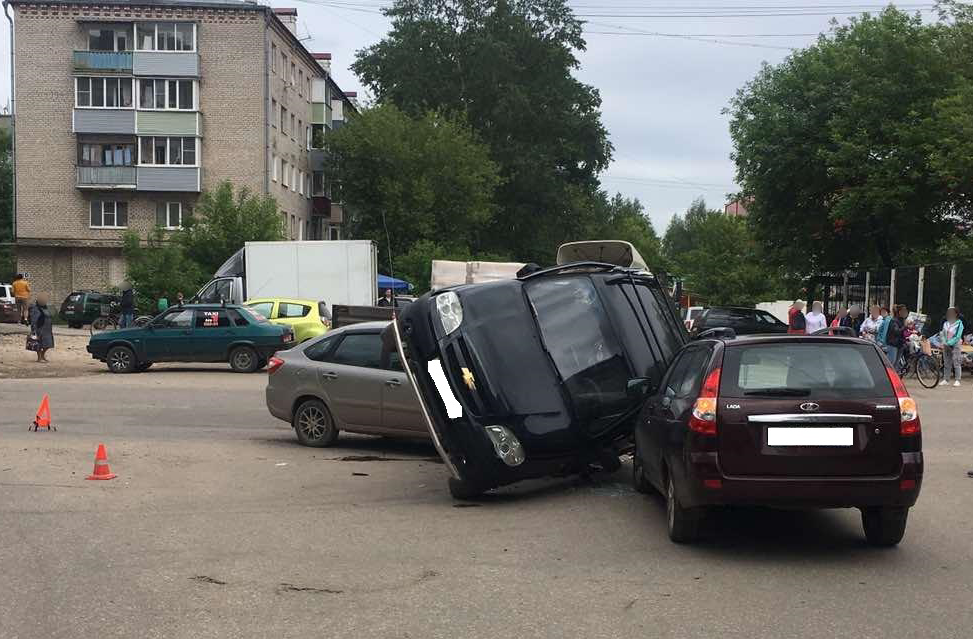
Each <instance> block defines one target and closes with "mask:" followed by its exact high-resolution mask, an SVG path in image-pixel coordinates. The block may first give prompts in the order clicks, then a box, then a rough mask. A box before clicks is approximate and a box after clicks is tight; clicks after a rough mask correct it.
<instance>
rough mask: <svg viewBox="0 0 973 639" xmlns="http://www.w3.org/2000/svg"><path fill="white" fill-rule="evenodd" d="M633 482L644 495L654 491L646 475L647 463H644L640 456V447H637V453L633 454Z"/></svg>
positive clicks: (636, 488)
mask: <svg viewBox="0 0 973 639" xmlns="http://www.w3.org/2000/svg"><path fill="white" fill-rule="evenodd" d="M632 484H633V485H634V486H635V490H637V491H638V492H640V493H642V494H643V495H648V494H651V493H652V483H651V482H650V481H649V479H648V477H646V476H645V464H643V463H642V458H641V457H639V451H638V448H636V449H635V454H634V455H632Z"/></svg>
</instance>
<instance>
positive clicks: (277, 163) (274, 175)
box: [270, 155, 280, 182]
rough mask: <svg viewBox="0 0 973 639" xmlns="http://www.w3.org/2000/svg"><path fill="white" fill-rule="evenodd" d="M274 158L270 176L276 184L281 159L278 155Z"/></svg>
mask: <svg viewBox="0 0 973 639" xmlns="http://www.w3.org/2000/svg"><path fill="white" fill-rule="evenodd" d="M272 157H273V169H272V172H271V174H270V179H271V180H273V181H274V182H276V181H277V176H278V175H279V174H280V158H279V157H277V156H276V155H274V156H272Z"/></svg>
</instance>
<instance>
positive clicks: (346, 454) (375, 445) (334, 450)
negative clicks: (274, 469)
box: [252, 432, 442, 464]
mask: <svg viewBox="0 0 973 639" xmlns="http://www.w3.org/2000/svg"><path fill="white" fill-rule="evenodd" d="M252 439H253V441H259V442H261V443H265V444H271V445H274V446H282V447H283V446H286V447H288V448H292V447H293V448H301V449H305V450H308V451H313V452H314V453H318V454H320V455H322V456H323V459H324V460H325V461H347V462H365V461H428V462H435V463H439V464H441V463H442V460H441V459H440V458H439V455H437V454H436V449H435V448H433V445H432V443H431V442H429V441H427V440H424V439H408V438H402V437H380V436H371V435H352V434H346V433H342V434H341V435H340V436H339V437H338V441H337V443H335V445H334V446H329V447H327V448H312V447H305V446H301V444H300V443H298V441H297V438H296V437H295V436H294V434H293V432H288V433H287V434H284V433H283V432H282V433H281V435H280V436H279V437H254V438H252Z"/></svg>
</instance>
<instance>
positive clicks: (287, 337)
mask: <svg viewBox="0 0 973 639" xmlns="http://www.w3.org/2000/svg"><path fill="white" fill-rule="evenodd" d="M280 339H281V341H282V342H284V343H285V344H286V343H288V342H293V341H294V333H292V332H290V331H284V332H283V333H282V334H281V336H280Z"/></svg>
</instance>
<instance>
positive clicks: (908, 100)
mask: <svg viewBox="0 0 973 639" xmlns="http://www.w3.org/2000/svg"><path fill="white" fill-rule="evenodd" d="M965 20H966V18H964V17H963V16H962V15H960V14H956V15H955V20H954V21H953V22H949V21H944V22H941V23H937V24H925V23H923V21H922V19H921V18H920V17H919V16H918V15H908V14H905V13H903V12H901V11H898V10H897V9H894V8H891V7H890V8H888V9H886V10H884V11H883V12H882V13H880V14H878V15H868V14H865V15H863V16H862V17H860V18H854V19H852V20H850V21H849V22H848V23H847V24H845V25H842V26H838V25H836V26H834V28H833V29H832V31H831V32H830V33H829V34H827V35H822V36H821V37H819V39H818V41H817V43H816V44H814V45H813V46H811V47H808V48H807V49H804V50H802V51H799V52H797V53H795V54H794V55H792V56H790V57H789V58H788V59H787V60H785V61H784V62H783V63H781V64H779V65H777V66H765V67H764V68H763V69H762V70H761V71H760V73H759V74H758V75H757V77H756V78H755V79H754V80H752V81H751V82H749V83H748V84H747V85H746V86H744V87H743V88H742V89H741V90H740V91H739V93H738V94H737V96H736V98H735V99H734V100H733V102H732V105H731V108H730V113H731V116H732V121H731V125H730V132H731V135H732V137H733V141H734V146H735V153H734V156H733V157H734V159H735V161H736V164H737V179H738V182H739V183H740V184H741V185H742V186H743V190H742V194H741V195H742V197H744V198H746V199H747V202H748V205H747V206H748V209H749V212H750V219H751V222H752V224H753V227H754V229H755V230H756V232H757V233H758V237H759V239H760V241H761V242H762V243H763V244H764V245H765V246H766V247H767V249H768V251H769V254H770V256H771V257H772V258H773V259H774V260H775V261H776V262H777V263H778V264H786V263H796V262H798V261H799V263H802V264H813V265H815V266H817V267H818V268H819V269H822V270H827V269H835V268H841V267H844V266H849V265H854V264H855V263H862V264H875V263H878V262H881V263H883V264H885V265H886V266H894V265H895V264H899V263H902V261H903V260H907V259H909V258H910V257H911V256H914V255H916V254H917V253H919V252H922V251H928V250H930V249H931V248H934V247H936V246H937V245H938V244H939V242H940V241H941V239H942V238H943V237H944V236H947V235H949V234H951V233H953V232H954V230H955V228H956V224H957V221H958V220H959V219H969V218H970V217H971V215H973V212H971V210H970V199H969V198H970V193H971V192H973V191H971V188H970V185H971V179H973V173H971V172H970V146H969V140H970V137H969V133H970V131H971V130H973V120H971V118H973V115H971V114H973V109H971V108H970V106H971V104H973V102H971V92H970V89H969V80H970V69H971V68H973V67H971V65H973V57H970V55H966V56H965V57H961V56H959V55H957V52H958V51H961V50H963V51H965V52H966V53H967V54H969V53H970V51H969V49H970V47H971V45H970V39H969V38H968V37H967V38H965V39H964V38H963V37H961V35H960V33H959V30H960V29H968V26H966V25H968V22H965ZM968 33H969V32H968V31H967V34H968ZM798 238H800V239H798Z"/></svg>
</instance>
